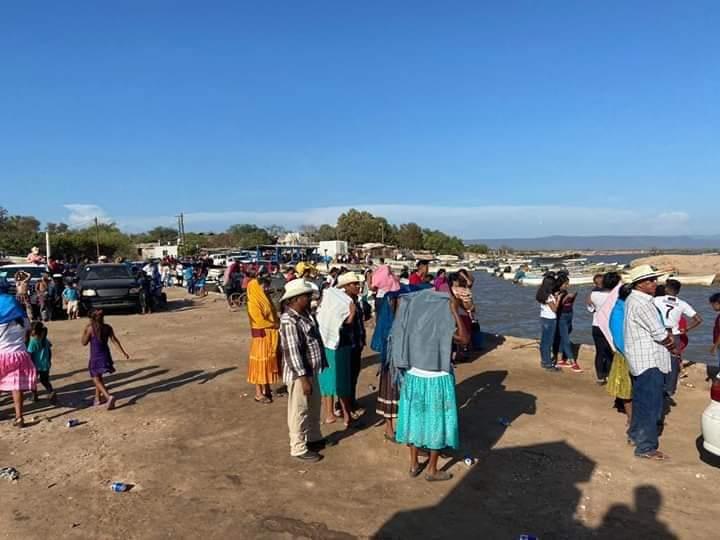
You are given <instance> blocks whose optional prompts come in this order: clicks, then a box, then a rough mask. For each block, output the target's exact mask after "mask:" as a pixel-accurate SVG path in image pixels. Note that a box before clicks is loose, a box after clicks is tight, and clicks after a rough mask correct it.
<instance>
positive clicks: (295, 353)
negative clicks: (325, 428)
mask: <svg viewBox="0 0 720 540" xmlns="http://www.w3.org/2000/svg"><path fill="white" fill-rule="evenodd" d="M312 295H313V288H312V287H311V286H310V284H308V283H306V282H305V280H304V279H294V280H292V281H290V282H288V284H287V285H286V286H285V294H284V295H283V297H282V302H283V303H284V305H285V309H284V312H283V314H282V316H281V317H280V348H281V351H282V363H283V381H284V382H285V384H286V385H287V388H288V431H289V433H290V455H291V456H293V457H295V458H298V459H300V460H303V461H306V462H310V463H314V462H317V461H320V460H321V459H322V456H321V455H320V454H319V453H318V452H317V451H318V450H321V449H322V448H324V447H325V446H326V445H329V444H330V443H329V441H327V440H325V439H323V438H322V433H321V432H320V386H319V384H318V375H319V374H320V372H321V371H322V370H323V368H324V367H326V365H327V364H326V361H325V356H324V349H323V344H322V339H321V338H320V332H319V330H318V328H317V323H316V322H315V320H314V319H313V317H312V315H310V302H311V300H312Z"/></svg>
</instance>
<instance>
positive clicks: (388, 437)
mask: <svg viewBox="0 0 720 540" xmlns="http://www.w3.org/2000/svg"><path fill="white" fill-rule="evenodd" d="M383 438H384V439H385V440H386V441H388V442H391V443H395V444H398V442H397V439H395V437H394V436H393V437H391V436H390V435H388V434H387V433H383Z"/></svg>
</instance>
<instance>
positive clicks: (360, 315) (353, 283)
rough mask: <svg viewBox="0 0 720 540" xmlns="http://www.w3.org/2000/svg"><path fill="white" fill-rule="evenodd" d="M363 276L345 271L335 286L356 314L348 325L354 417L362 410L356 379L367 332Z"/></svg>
mask: <svg viewBox="0 0 720 540" xmlns="http://www.w3.org/2000/svg"><path fill="white" fill-rule="evenodd" d="M364 281H365V276H363V275H362V274H357V273H355V272H345V273H344V274H340V276H338V282H337V287H338V288H339V289H343V290H344V291H345V294H347V295H348V296H349V297H350V298H351V299H352V301H353V303H354V304H355V312H356V315H355V317H354V319H353V323H352V325H351V327H350V329H349V330H350V332H349V333H350V341H351V347H352V350H351V352H350V385H351V394H350V408H351V412H350V415H351V416H352V417H353V418H354V419H356V418H358V417H359V416H360V415H361V414H362V412H363V411H361V410H360V408H359V407H358V403H357V381H358V377H359V376H360V369H361V367H362V352H363V349H364V348H365V342H366V339H367V334H366V332H365V312H364V310H363V305H362V303H361V302H360V291H361V287H362V283H363V282H364Z"/></svg>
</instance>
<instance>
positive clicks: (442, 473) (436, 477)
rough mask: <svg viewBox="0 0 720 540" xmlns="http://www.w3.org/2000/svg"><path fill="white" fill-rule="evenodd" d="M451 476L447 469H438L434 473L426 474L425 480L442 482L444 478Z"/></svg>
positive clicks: (448, 478)
mask: <svg viewBox="0 0 720 540" xmlns="http://www.w3.org/2000/svg"><path fill="white" fill-rule="evenodd" d="M452 477H453V475H452V474H450V473H449V472H447V471H438V472H436V473H435V474H426V475H425V480H427V481H428V482H443V481H445V480H450V479H451V478H452Z"/></svg>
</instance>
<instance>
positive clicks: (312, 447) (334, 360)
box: [247, 260, 477, 481]
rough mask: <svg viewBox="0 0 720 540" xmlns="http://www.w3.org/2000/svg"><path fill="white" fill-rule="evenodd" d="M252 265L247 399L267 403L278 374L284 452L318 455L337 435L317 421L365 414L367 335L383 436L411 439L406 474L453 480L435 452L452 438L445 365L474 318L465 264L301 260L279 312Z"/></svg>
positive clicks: (463, 344) (452, 408) (459, 351)
mask: <svg viewBox="0 0 720 540" xmlns="http://www.w3.org/2000/svg"><path fill="white" fill-rule="evenodd" d="M249 274H250V276H251V277H250V281H249V283H248V284H247V309H248V315H249V320H250V331H251V338H252V343H251V346H250V354H249V361H248V377H247V380H248V382H249V383H250V384H253V385H254V386H255V398H254V399H255V401H256V402H257V403H260V404H266V405H267V404H270V403H272V402H273V397H274V396H273V393H272V385H275V384H276V383H279V382H280V379H282V383H283V386H282V387H281V388H280V389H279V390H280V391H283V392H286V393H287V398H288V399H287V401H288V403H287V407H288V411H287V422H288V432H289V438H290V455H291V456H293V457H294V458H297V459H299V460H302V461H306V462H317V461H319V460H320V459H322V455H321V454H320V451H321V450H322V449H323V448H325V447H326V446H327V445H332V444H334V443H335V442H336V441H334V440H333V439H332V438H326V437H323V436H322V431H321V425H323V424H334V423H336V422H342V426H343V428H344V429H352V428H353V427H354V426H355V424H356V423H358V422H361V421H362V417H363V415H364V414H365V411H364V410H363V409H362V408H361V406H360V403H359V401H358V399H357V398H358V391H357V385H358V378H359V374H360V371H361V366H362V354H363V350H364V348H365V347H366V345H368V344H369V345H370V347H371V348H372V349H373V350H374V351H375V352H377V353H378V356H379V359H380V363H379V370H378V371H379V388H378V393H377V398H376V404H375V407H376V411H377V413H378V415H379V416H380V417H381V418H382V419H383V420H384V424H385V431H384V436H385V439H386V440H388V441H391V442H393V443H397V444H403V445H407V446H408V447H409V449H410V451H409V458H410V466H409V469H408V470H409V475H410V476H411V477H416V476H418V475H420V474H421V472H422V471H423V470H425V469H426V475H425V476H426V479H427V480H428V481H440V480H447V479H449V478H450V477H451V475H450V474H449V473H447V472H444V471H440V470H438V468H437V461H438V456H439V455H440V452H441V451H442V450H445V449H453V448H458V446H459V427H458V419H457V406H456V399H455V383H454V373H453V366H454V363H455V362H456V361H459V359H460V358H461V357H462V355H463V354H465V353H467V352H468V351H469V350H470V348H471V345H472V339H471V335H472V333H473V330H474V326H475V327H477V323H476V321H475V320H474V316H475V306H474V304H473V301H472V293H471V287H472V283H473V281H472V276H471V275H470V273H469V272H466V271H463V272H461V273H458V274H454V273H453V274H450V275H449V276H448V275H447V274H446V272H444V271H440V272H437V274H436V275H435V276H432V275H430V274H429V272H428V263H427V261H420V262H419V263H418V264H417V265H416V268H415V270H414V271H413V272H412V273H408V275H407V277H401V276H398V275H396V274H395V273H394V272H393V270H392V269H391V267H390V266H389V265H386V264H384V261H383V260H381V261H380V264H379V265H378V266H372V267H370V268H368V269H367V270H366V271H364V272H362V273H358V272H354V271H351V270H348V269H346V268H344V267H339V268H334V269H332V270H331V271H330V272H329V273H328V274H327V276H326V277H325V278H319V276H318V275H317V273H316V270H315V268H314V267H313V266H312V265H310V264H307V263H304V262H301V263H299V264H298V265H296V266H295V267H294V268H292V269H287V271H286V272H285V278H286V280H287V281H286V283H285V286H284V291H283V295H282V298H281V301H280V309H279V313H278V312H277V311H276V309H275V306H274V305H273V302H272V301H271V299H270V298H269V296H268V291H267V289H268V285H269V280H270V278H271V276H270V273H269V272H268V271H266V270H265V269H262V268H261V269H259V270H258V271H257V272H253V271H252V270H251V271H250V272H249ZM373 316H374V317H375V329H374V332H373V334H372V336H369V335H368V333H367V330H366V323H367V322H368V321H369V320H370V319H371V318H372V317H373ZM476 333H477V330H476ZM276 393H277V390H276ZM421 456H427V459H426V460H421V459H420V457H421Z"/></svg>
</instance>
